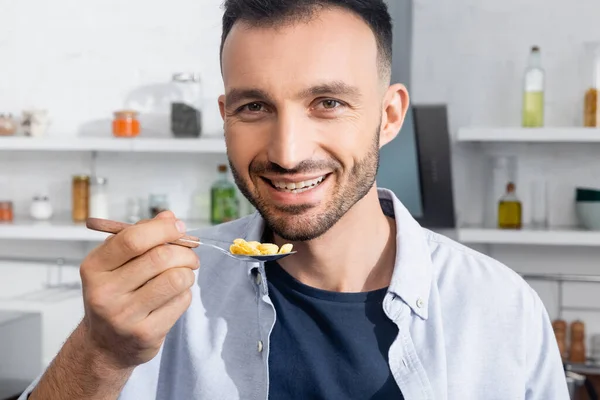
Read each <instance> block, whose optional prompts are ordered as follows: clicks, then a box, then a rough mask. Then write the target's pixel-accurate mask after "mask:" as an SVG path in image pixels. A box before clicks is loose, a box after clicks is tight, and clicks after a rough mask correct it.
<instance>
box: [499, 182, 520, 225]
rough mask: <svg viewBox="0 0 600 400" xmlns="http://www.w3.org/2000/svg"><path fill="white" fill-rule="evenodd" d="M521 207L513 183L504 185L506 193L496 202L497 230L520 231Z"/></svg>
mask: <svg viewBox="0 0 600 400" xmlns="http://www.w3.org/2000/svg"><path fill="white" fill-rule="evenodd" d="M522 209H523V207H522V205H521V201H520V200H519V198H518V197H517V194H516V186H515V184H514V183H513V182H509V183H508V184H507V185H506V193H505V194H504V195H503V196H502V197H501V198H500V201H499V202H498V228H500V229H521V224H522V222H521V221H522Z"/></svg>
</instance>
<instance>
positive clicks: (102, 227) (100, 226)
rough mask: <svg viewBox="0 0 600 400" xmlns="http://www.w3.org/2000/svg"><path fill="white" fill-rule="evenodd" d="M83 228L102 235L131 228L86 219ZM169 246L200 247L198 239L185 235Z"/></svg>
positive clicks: (119, 224)
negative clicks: (102, 233)
mask: <svg viewBox="0 0 600 400" xmlns="http://www.w3.org/2000/svg"><path fill="white" fill-rule="evenodd" d="M85 226H86V227H87V228H88V229H91V230H93V231H98V232H104V233H113V234H115V235H116V234H117V233H119V232H121V231H122V230H123V229H125V228H127V227H129V226H132V225H131V224H127V223H125V222H119V221H112V220H109V219H101V218H88V219H87V220H86V223H85ZM170 244H176V245H179V246H183V247H189V248H191V249H194V248H196V247H198V246H199V245H200V239H198V238H197V237H195V236H189V235H185V236H182V237H181V238H180V239H177V240H175V241H173V242H170Z"/></svg>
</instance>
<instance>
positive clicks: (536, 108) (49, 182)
mask: <svg viewBox="0 0 600 400" xmlns="http://www.w3.org/2000/svg"><path fill="white" fill-rule="evenodd" d="M220 5H221V0H196V1H191V0H174V1H171V2H169V3H166V2H158V1H141V0H131V1H128V2H117V1H114V0H104V1H100V0H89V1H86V2H85V3H82V2H81V1H79V2H76V1H74V0H60V1H55V2H45V1H41V0H19V1H17V0H0V10H2V12H1V14H2V15H1V16H0V20H1V23H0V399H4V398H10V396H14V395H15V394H17V393H19V392H20V391H21V390H23V389H24V387H25V386H26V384H27V383H28V382H29V381H30V380H31V379H33V378H34V377H35V376H36V375H37V374H39V373H40V372H41V371H42V369H43V368H45V367H46V366H47V364H48V363H49V362H50V361H51V360H52V358H53V357H54V356H55V354H56V353H57V352H58V350H59V349H60V347H61V345H62V343H63V341H64V340H65V339H66V338H67V336H68V335H69V333H70V332H71V330H72V329H73V328H74V327H75V326H76V324H77V323H78V322H79V320H80V319H81V317H82V314H83V308H82V301H81V289H80V283H79V273H78V265H79V263H80V262H81V260H82V259H83V257H84V256H85V254H87V252H89V251H90V250H91V249H92V248H93V247H95V246H97V245H98V243H99V242H100V241H101V240H103V239H104V237H106V235H105V234H102V233H98V232H93V231H89V230H87V229H86V228H85V224H84V222H83V221H85V219H86V218H87V217H90V216H92V217H101V218H111V219H116V220H119V221H125V222H135V221H136V220H138V219H140V218H147V217H151V216H152V215H154V214H155V213H157V212H159V211H160V210H163V209H170V210H173V211H174V212H175V213H176V214H177V215H178V216H179V217H181V218H183V219H184V220H186V221H187V225H188V227H189V228H190V229H199V228H203V227H207V226H210V225H212V224H217V223H220V222H223V221H227V220H231V219H235V218H238V217H242V216H244V215H247V214H250V213H252V212H253V209H252V207H251V206H250V205H249V204H248V202H247V201H245V199H243V197H242V196H240V194H239V193H238V191H237V188H235V187H234V186H233V184H232V180H231V176H230V173H229V170H228V166H227V158H226V154H225V145H224V141H223V131H222V121H221V118H220V115H219V112H218V107H217V97H218V96H219V95H220V94H221V93H222V92H223V84H222V80H221V75H220V68H219V44H220V35H221V27H220V24H221V16H222V9H221V7H220ZM389 5H390V10H391V12H392V15H393V18H394V21H395V28H394V29H395V31H394V34H395V44H394V50H395V55H394V68H393V78H394V80H395V81H399V82H402V83H405V84H406V85H407V86H408V88H409V91H410V93H411V101H412V107H411V109H410V113H409V116H408V118H407V122H406V124H405V126H404V128H403V129H402V132H401V134H400V135H399V137H398V138H397V139H396V140H395V141H394V142H392V143H391V144H390V145H389V146H388V147H387V148H386V149H384V151H383V152H382V162H381V170H380V175H379V185H380V186H384V187H388V188H390V189H392V190H394V192H396V194H397V195H398V196H399V197H400V198H401V199H402V200H403V202H404V203H405V204H406V205H407V207H408V208H409V210H410V211H411V212H412V213H413V215H414V216H415V218H417V219H418V220H419V222H421V223H422V225H423V226H425V227H426V228H428V229H432V230H434V231H439V232H440V233H443V234H446V235H449V236H450V237H452V238H454V239H455V240H458V241H459V242H461V243H464V244H465V245H467V246H470V247H472V248H474V249H476V250H479V251H482V252H484V253H485V254H488V255H490V256H492V257H494V258H497V259H499V260H500V261H501V262H503V263H505V264H507V265H508V266H509V267H510V268H513V269H514V270H515V271H517V272H518V273H520V274H521V275H523V277H524V278H525V279H527V280H528V282H530V284H531V285H532V286H533V287H534V288H535V289H536V290H537V291H538V293H539V294H540V296H541V297H542V300H543V301H544V303H545V305H546V307H547V309H548V312H549V314H550V318H551V319H552V321H553V322H554V327H555V333H556V338H557V341H558V343H559V346H560V348H561V350H562V351H563V356H564V360H565V367H566V369H567V370H570V371H572V372H574V373H578V374H580V375H575V374H570V377H571V378H572V377H574V378H580V377H583V378H585V377H588V379H590V381H593V380H594V379H595V378H594V377H595V376H596V375H597V374H600V308H597V307H598V304H600V290H599V289H600V157H599V156H600V129H599V125H600V117H599V116H598V107H597V101H598V98H597V89H598V86H599V85H600V44H597V43H600V31H599V30H598V29H597V19H596V16H597V15H598V14H599V13H600V3H598V2H597V1H592V0H580V1H578V2H571V3H568V2H559V1H553V2H550V3H548V2H547V1H542V0H506V1H503V2H494V1H490V0H454V1H448V0H435V1H434V0H413V1H410V0H394V1H391V0H390V1H389ZM580 390H581V391H582V393H581V394H580V396H581V397H580V398H586V397H585V396H588V397H587V398H590V397H589V395H587V394H584V393H583V391H584V389H583V388H582V389H580Z"/></svg>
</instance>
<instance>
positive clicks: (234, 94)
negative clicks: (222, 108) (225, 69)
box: [225, 88, 271, 105]
mask: <svg viewBox="0 0 600 400" xmlns="http://www.w3.org/2000/svg"><path fill="white" fill-rule="evenodd" d="M243 100H255V101H267V102H271V98H270V96H269V94H268V93H267V92H265V91H264V90H260V89H253V88H233V89H231V90H230V91H229V93H227V95H225V104H227V105H230V104H236V103H239V102H241V101H243Z"/></svg>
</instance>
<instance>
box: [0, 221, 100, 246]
mask: <svg viewBox="0 0 600 400" xmlns="http://www.w3.org/2000/svg"><path fill="white" fill-rule="evenodd" d="M107 236H108V234H106V233H102V232H96V231H91V230H89V229H88V228H86V226H85V224H83V223H81V224H77V223H73V222H69V221H60V222H59V221H52V222H50V221H44V222H37V221H19V220H16V221H15V222H14V223H0V239H18V240H64V241H82V242H96V241H98V242H99V241H102V240H104V239H106V237H107Z"/></svg>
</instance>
